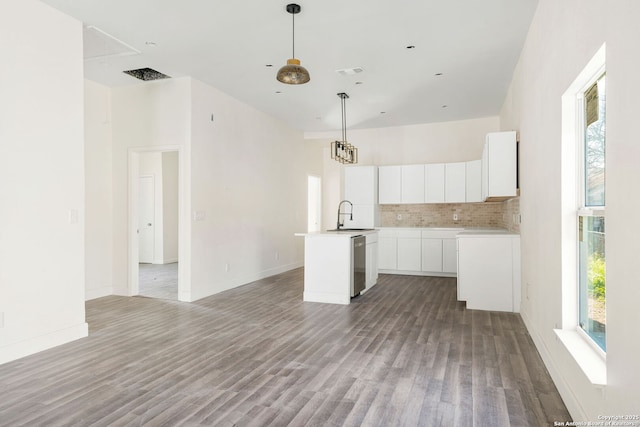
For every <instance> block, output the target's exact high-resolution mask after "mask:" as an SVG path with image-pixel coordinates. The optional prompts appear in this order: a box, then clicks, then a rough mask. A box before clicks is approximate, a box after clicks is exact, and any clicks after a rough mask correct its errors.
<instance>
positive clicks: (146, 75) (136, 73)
mask: <svg viewBox="0 0 640 427" xmlns="http://www.w3.org/2000/svg"><path fill="white" fill-rule="evenodd" d="M123 73H125V74H129V75H130V76H133V77H135V78H136V79H140V80H144V81H145V82H146V81H149V80H161V79H169V78H170V77H169V76H167V75H166V74H162V73H161V72H160V71H156V70H154V69H152V68H138V69H137V70H127V71H123Z"/></svg>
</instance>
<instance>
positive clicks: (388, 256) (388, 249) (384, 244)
mask: <svg viewBox="0 0 640 427" xmlns="http://www.w3.org/2000/svg"><path fill="white" fill-rule="evenodd" d="M378 268H379V269H380V270H397V269H398V239H397V237H395V236H390V235H387V233H384V232H383V230H380V232H379V234H378Z"/></svg>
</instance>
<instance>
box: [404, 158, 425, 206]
mask: <svg viewBox="0 0 640 427" xmlns="http://www.w3.org/2000/svg"><path fill="white" fill-rule="evenodd" d="M401 188H402V191H401V192H402V197H401V201H402V203H424V165H404V166H402V179H401Z"/></svg>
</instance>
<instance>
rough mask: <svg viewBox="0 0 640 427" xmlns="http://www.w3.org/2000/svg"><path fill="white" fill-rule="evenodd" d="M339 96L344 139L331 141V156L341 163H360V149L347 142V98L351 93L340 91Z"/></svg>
mask: <svg viewBox="0 0 640 427" xmlns="http://www.w3.org/2000/svg"><path fill="white" fill-rule="evenodd" d="M338 96H339V97H340V109H341V110H342V141H333V142H332V143H331V158H332V159H334V160H336V161H338V162H340V163H349V164H353V163H358V149H357V148H356V147H354V146H353V145H351V144H349V143H348V142H347V106H346V100H347V99H348V98H349V95H347V94H346V93H344V92H340V93H339V94H338Z"/></svg>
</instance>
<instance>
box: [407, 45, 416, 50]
mask: <svg viewBox="0 0 640 427" xmlns="http://www.w3.org/2000/svg"><path fill="white" fill-rule="evenodd" d="M415 48H416V47H415V46H414V45H409V46H407V49H415Z"/></svg>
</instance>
